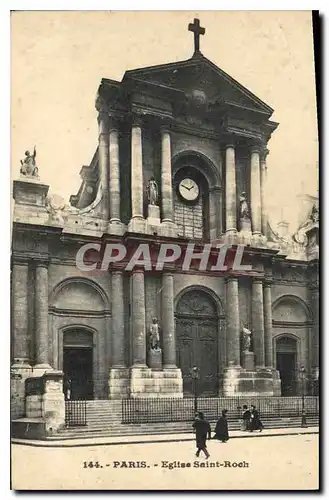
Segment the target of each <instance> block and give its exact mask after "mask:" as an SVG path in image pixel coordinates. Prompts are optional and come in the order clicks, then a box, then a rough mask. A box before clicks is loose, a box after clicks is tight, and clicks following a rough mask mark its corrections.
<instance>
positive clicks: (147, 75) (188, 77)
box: [123, 53, 273, 118]
mask: <svg viewBox="0 0 329 500" xmlns="http://www.w3.org/2000/svg"><path fill="white" fill-rule="evenodd" d="M135 78H136V79H138V80H142V81H147V82H150V83H153V84H155V85H159V86H164V87H167V88H172V89H175V90H179V91H183V92H190V91H192V90H202V91H203V92H205V93H206V95H207V98H208V100H209V102H210V103H227V104H232V105H237V106H239V107H242V108H246V109H249V110H253V111H255V112H258V113H261V114H264V115H266V117H267V118H269V117H270V116H271V114H272V113H273V109H272V108H271V107H270V106H268V105H267V104H266V103H264V102H263V101H262V100H261V99H259V98H258V97H257V96H255V95H254V94H253V93H252V92H250V91H249V90H248V89H247V88H245V87H243V85H241V84H240V83H239V82H237V81H236V80H235V79H234V78H232V77H231V76H229V75H228V74H227V73H225V72H224V71H223V70H221V69H220V68H218V67H217V66H216V65H215V64H213V63H212V62H211V61H210V60H209V59H207V58H206V57H204V56H203V55H202V54H201V53H199V54H198V55H197V56H193V57H192V58H191V59H188V60H186V61H180V62H175V63H170V64H163V65H159V66H151V67H148V68H141V69H136V70H130V71H126V73H125V75H124V78H123V81H125V80H129V79H135Z"/></svg>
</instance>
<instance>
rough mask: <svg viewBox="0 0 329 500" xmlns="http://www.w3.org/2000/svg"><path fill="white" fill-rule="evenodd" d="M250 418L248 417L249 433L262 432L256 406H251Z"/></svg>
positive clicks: (262, 427)
mask: <svg viewBox="0 0 329 500" xmlns="http://www.w3.org/2000/svg"><path fill="white" fill-rule="evenodd" d="M250 413H251V416H250V431H251V432H252V431H258V430H259V432H262V430H263V429H264V425H263V424H262V422H261V420H260V418H259V413H258V411H257V410H256V406H254V405H251V412H250Z"/></svg>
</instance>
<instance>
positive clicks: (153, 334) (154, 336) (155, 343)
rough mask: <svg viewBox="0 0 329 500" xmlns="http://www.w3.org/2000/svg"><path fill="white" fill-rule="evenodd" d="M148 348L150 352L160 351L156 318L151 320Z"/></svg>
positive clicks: (158, 327) (158, 328)
mask: <svg viewBox="0 0 329 500" xmlns="http://www.w3.org/2000/svg"><path fill="white" fill-rule="evenodd" d="M149 339H150V348H151V349H152V350H156V351H158V350H160V326H159V323H158V319H157V318H155V317H154V318H153V319H152V323H151V326H150V331H149Z"/></svg>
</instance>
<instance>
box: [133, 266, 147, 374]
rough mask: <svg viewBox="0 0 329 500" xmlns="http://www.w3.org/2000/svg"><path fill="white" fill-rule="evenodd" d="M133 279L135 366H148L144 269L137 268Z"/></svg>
mask: <svg viewBox="0 0 329 500" xmlns="http://www.w3.org/2000/svg"><path fill="white" fill-rule="evenodd" d="M131 281H132V285H131V294H132V337H133V338H132V354H133V367H146V333H145V285H144V271H143V270H141V269H135V270H134V271H133V272H132V275H131Z"/></svg>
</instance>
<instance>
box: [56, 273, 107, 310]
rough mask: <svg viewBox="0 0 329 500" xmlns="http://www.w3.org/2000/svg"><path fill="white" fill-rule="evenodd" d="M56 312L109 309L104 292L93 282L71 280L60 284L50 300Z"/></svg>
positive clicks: (82, 279) (77, 279)
mask: <svg viewBox="0 0 329 500" xmlns="http://www.w3.org/2000/svg"><path fill="white" fill-rule="evenodd" d="M50 306H51V307H52V308H53V309H55V310H75V311H93V312H102V311H105V310H108V309H109V301H108V298H107V296H106V294H105V292H104V290H103V289H102V288H101V287H100V286H99V285H98V284H97V283H95V282H93V281H92V280H89V279H86V278H69V279H66V280H63V281H62V282H61V283H59V284H58V285H57V286H56V287H55V289H54V291H53V293H52V296H51V298H50Z"/></svg>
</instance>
